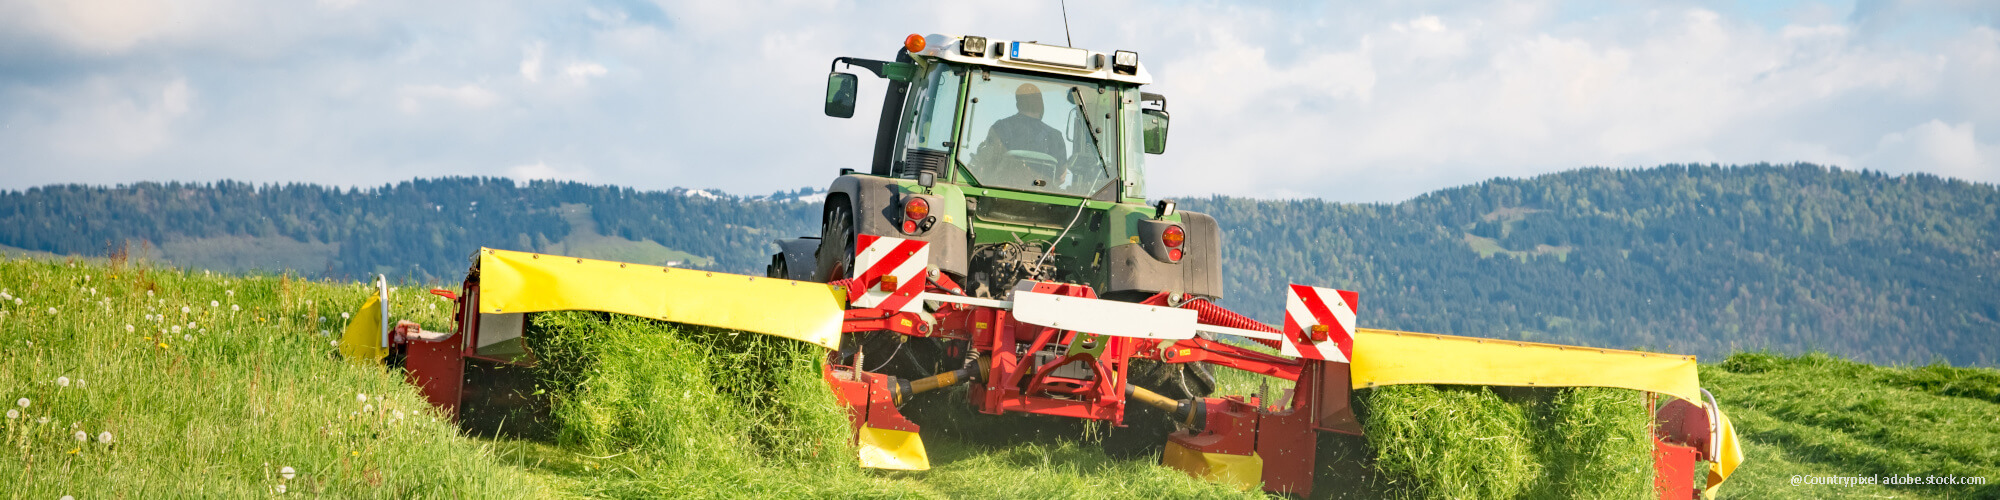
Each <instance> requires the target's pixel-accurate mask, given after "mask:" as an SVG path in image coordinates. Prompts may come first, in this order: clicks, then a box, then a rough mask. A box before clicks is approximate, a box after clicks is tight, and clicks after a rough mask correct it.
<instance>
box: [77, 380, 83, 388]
mask: <svg viewBox="0 0 2000 500" xmlns="http://www.w3.org/2000/svg"><path fill="white" fill-rule="evenodd" d="M76 388H78V389H82V388H83V379H76Z"/></svg>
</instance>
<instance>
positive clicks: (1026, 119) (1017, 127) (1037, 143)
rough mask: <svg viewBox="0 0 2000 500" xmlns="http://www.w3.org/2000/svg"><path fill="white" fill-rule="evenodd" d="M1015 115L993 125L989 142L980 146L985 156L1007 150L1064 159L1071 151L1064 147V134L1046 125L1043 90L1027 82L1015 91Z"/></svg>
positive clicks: (987, 132) (988, 135)
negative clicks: (1068, 151)
mask: <svg viewBox="0 0 2000 500" xmlns="http://www.w3.org/2000/svg"><path fill="white" fill-rule="evenodd" d="M1014 109H1015V110H1016V111H1018V112H1017V113H1015V114H1014V115H1013V116H1009V117H1006V118H1001V119H1000V120H999V121H996V122H993V127H992V128H989V129H987V131H986V142H985V143H983V144H980V146H979V149H980V153H981V156H997V155H996V153H1005V152H1007V151H1033V152H1036V153H1041V154H1045V155H1049V158H1051V159H1056V160H1060V159H1062V158H1064V157H1065V154H1066V152H1065V151H1064V150H1065V149H1067V148H1066V147H1065V146H1064V145H1063V138H1062V132H1058V131H1056V128H1055V127H1051V126H1049V124H1047V123H1042V89H1040V88H1037V87H1035V84H1032V83H1023V84H1021V86H1020V87H1018V88H1015V89H1014Z"/></svg>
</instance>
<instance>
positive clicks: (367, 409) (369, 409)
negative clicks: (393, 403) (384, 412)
mask: <svg viewBox="0 0 2000 500" xmlns="http://www.w3.org/2000/svg"><path fill="white" fill-rule="evenodd" d="M361 413H375V405H361Z"/></svg>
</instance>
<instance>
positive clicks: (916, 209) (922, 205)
mask: <svg viewBox="0 0 2000 500" xmlns="http://www.w3.org/2000/svg"><path fill="white" fill-rule="evenodd" d="M930 216H931V202H928V201H924V199H923V198H918V197H915V196H912V197H910V199H909V201H905V202H903V220H904V221H909V222H916V221H921V220H924V218H925V217H930Z"/></svg>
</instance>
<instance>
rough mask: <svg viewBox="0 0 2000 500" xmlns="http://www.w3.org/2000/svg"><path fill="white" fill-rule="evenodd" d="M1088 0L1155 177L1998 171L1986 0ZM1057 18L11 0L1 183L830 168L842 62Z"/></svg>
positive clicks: (705, 173)
mask: <svg viewBox="0 0 2000 500" xmlns="http://www.w3.org/2000/svg"><path fill="white" fill-rule="evenodd" d="M1070 3H1071V4H1072V5H1070V7H1069V18H1070V24H1071V31H1072V35H1073V36H1074V37H1075V42H1076V44H1077V45H1078V46H1082V47H1087V48H1092V49H1095V50H1104V51H1109V50H1114V49H1125V50H1135V51H1138V52H1139V53H1140V54H1141V57H1142V59H1143V61H1144V62H1145V64H1146V65H1147V66H1148V67H1149V69H1150V70H1151V72H1152V73H1153V75H1154V76H1155V79H1156V82H1157V83H1156V84H1155V85H1154V86H1153V87H1152V89H1151V90H1152V91H1154V92H1159V93H1163V94H1166V95H1167V96H1168V97H1169V99H1170V103H1171V109H1172V111H1174V131H1173V141H1172V145H1171V147H1170V148H1169V153H1168V154H1167V155H1163V156H1155V157H1150V158H1149V163H1148V166H1149V169H1150V170H1151V172H1152V175H1151V183H1150V184H1151V186H1152V191H1153V193H1154V194H1155V195H1156V196H1160V195H1166V196H1191V195H1206V194H1211V193H1220V194H1229V195H1240V196H1256V197H1283V198H1291V197H1320V198H1328V199H1333V200H1339V201H1395V200H1400V199H1405V198H1408V197H1410V196H1414V195H1417V194H1421V193H1423V192H1427V191H1430V190H1434V189H1439V188H1444V187H1450V186H1455V185H1462V184H1467V183H1472V182H1478V181H1480V180H1484V179H1487V178H1492V177H1501V176H1513V177H1519V176H1530V175H1536V174H1541V173H1547V172H1554V171H1559V170H1566V169H1571V168H1577V167H1583V166H1612V167H1643V166H1651V165H1657V164H1662V163H1678V162H1702V163H1708V162H1718V163H1748V162H1758V161H1769V162H1791V161H1811V162H1819V163H1826V164H1833V165H1838V166H1842V167H1846V168H1867V169H1873V170H1881V171H1887V172H1891V173H1903V172H1930V173H1936V174H1940V175H1947V176H1953V177H1959V178H1965V179H1971V180H1976V181H1981V182H1989V183H1990V182H2000V99H1995V98H1994V96H1995V94H1996V89H2000V28H1996V26H2000V24H1997V23H1996V21H2000V19H1997V18H2000V3H1996V2H1992V1H1973V0H1957V1H1951V0H1946V1H1931V2H1902V1H1858V2H1857V1H1834V2H1820V1H1780V2H1737V1H1663V2H1635V1H1599V2H1553V1H1498V2H1393V3H1385V4H1380V5H1377V4H1348V3H1320V2H1241V3H1221V2H1199V1H1182V2H1135V1H1088V0H1079V1H1074V2H1070ZM1061 19H1062V18H1061V12H1059V11H1058V8H1057V2H1052V1H1051V2H1015V3H1002V4H994V3H987V2H872V3H863V2H850V1H838V0H763V1H743V2H665V1H661V2H650V1H644V0H623V1H598V2H580V3H568V2H518V3H502V2H460V1H435V2H386V1H379V0H319V1H294V2H269V1H255V0H180V1H164V0H0V189H24V188H28V187H32V186H39V185H45V184H51V183H87V184H120V183H130V182H136V181H146V180H153V181H168V180H183V181H211V180H218V179H238V180H246V181H251V182H259V183H263V182H278V183H283V182H316V183H326V184H337V185H379V184H383V183H390V182H395V181H399V180H405V179H409V178H412V177H433V176H446V175H489V176H507V177H514V178H560V179H572V180H578V181H583V182H590V183H608V184H619V185H626V186H633V187H637V188H641V189H664V188H669V187H676V186H684V187H691V188H708V189H720V190H723V191H727V192H731V193H737V194H762V193H769V192H772V191H777V190H789V189H794V188H798V187H803V186H821V187H823V186H824V185H825V184H826V183H827V182H828V181H829V180H830V179H831V178H832V176H833V175H834V173H835V172H836V171H837V170H838V169H840V168H842V167H856V168H862V167H865V164H866V162H867V161H868V154H869V153H868V146H869V143H870V140H871V134H872V132H873V130H872V129H873V127H872V126H871V124H872V117H868V116H860V117H857V119H854V120H837V119H832V118H826V117H824V116H822V115H820V113H819V102H818V99H819V91H820V87H821V85H823V81H824V78H825V75H826V69H825V68H826V67H827V62H828V61H829V60H830V59H832V58H833V57H836V56H860V57H869V58H885V57H889V56H891V55H892V54H893V50H894V48H895V47H896V46H897V45H898V43H899V42H900V40H901V39H902V37H903V36H904V35H906V34H909V33H912V32H922V33H956V34H978V35H987V36H992V37H996V38H1009V39H1035V40H1042V41H1061V40H1062V37H1063V30H1062V20H1061ZM864 85H879V83H876V82H867V83H864ZM878 88H879V87H869V88H868V89H871V90H872V89H878ZM863 95H864V99H863V102H862V108H861V109H863V110H872V109H875V106H879V103H878V102H871V99H877V98H879V97H878V96H876V95H873V93H872V92H864V94H863ZM865 114H866V113H865V112H864V115H865Z"/></svg>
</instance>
